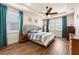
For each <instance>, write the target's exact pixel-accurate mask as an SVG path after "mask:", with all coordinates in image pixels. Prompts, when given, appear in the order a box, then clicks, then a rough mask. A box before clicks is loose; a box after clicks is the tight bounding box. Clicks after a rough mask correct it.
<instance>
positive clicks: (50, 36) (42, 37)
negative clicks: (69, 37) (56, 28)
mask: <svg viewBox="0 0 79 59" xmlns="http://www.w3.org/2000/svg"><path fill="white" fill-rule="evenodd" d="M28 35H29V38H30V39H29V40H31V41H34V42H36V43H39V44H41V45H43V46H45V47H47V46H48V45H49V44H50V42H51V41H53V40H54V37H55V36H54V33H51V32H38V33H28Z"/></svg>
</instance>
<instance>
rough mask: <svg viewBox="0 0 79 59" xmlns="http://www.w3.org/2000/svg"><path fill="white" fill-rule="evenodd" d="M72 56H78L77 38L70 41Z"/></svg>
mask: <svg viewBox="0 0 79 59" xmlns="http://www.w3.org/2000/svg"><path fill="white" fill-rule="evenodd" d="M72 55H79V38H73V39H72Z"/></svg>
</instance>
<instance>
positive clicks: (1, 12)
mask: <svg viewBox="0 0 79 59" xmlns="http://www.w3.org/2000/svg"><path fill="white" fill-rule="evenodd" d="M6 13H7V6H5V5H3V4H0V48H2V47H4V46H6V45H7V33H6V32H7V29H6Z"/></svg>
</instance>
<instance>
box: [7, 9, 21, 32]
mask: <svg viewBox="0 0 79 59" xmlns="http://www.w3.org/2000/svg"><path fill="white" fill-rule="evenodd" d="M19 25H20V20H19V11H17V10H15V9H12V8H8V12H7V32H8V33H12V32H19Z"/></svg>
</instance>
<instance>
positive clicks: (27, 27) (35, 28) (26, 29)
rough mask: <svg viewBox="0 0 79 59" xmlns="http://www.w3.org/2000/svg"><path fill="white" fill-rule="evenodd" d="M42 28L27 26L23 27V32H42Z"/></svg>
mask: <svg viewBox="0 0 79 59" xmlns="http://www.w3.org/2000/svg"><path fill="white" fill-rule="evenodd" d="M40 29H41V28H40V27H39V26H36V25H25V26H24V27H23V32H24V33H27V32H28V31H32V30H40Z"/></svg>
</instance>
